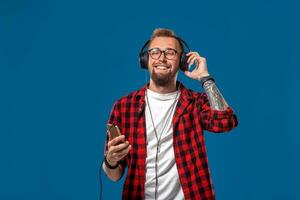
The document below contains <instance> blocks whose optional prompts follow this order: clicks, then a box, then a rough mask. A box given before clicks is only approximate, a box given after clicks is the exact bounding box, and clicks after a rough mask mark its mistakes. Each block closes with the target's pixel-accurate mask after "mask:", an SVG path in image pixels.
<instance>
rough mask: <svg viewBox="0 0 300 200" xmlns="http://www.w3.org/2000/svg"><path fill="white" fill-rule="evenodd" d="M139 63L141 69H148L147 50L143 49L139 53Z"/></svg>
mask: <svg viewBox="0 0 300 200" xmlns="http://www.w3.org/2000/svg"><path fill="white" fill-rule="evenodd" d="M140 65H141V68H142V69H148V52H146V51H144V52H142V53H141V54H140Z"/></svg>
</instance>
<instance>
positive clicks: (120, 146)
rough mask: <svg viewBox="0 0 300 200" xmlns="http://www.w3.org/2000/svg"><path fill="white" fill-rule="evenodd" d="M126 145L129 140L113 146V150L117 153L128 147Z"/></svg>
mask: <svg viewBox="0 0 300 200" xmlns="http://www.w3.org/2000/svg"><path fill="white" fill-rule="evenodd" d="M128 146H129V142H128V141H126V142H124V143H122V144H119V145H116V146H114V149H113V151H114V152H117V153H119V152H121V151H123V150H124V149H126V148H128Z"/></svg>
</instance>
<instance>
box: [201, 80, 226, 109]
mask: <svg viewBox="0 0 300 200" xmlns="http://www.w3.org/2000/svg"><path fill="white" fill-rule="evenodd" d="M203 88H204V91H205V93H206V94H207V97H208V101H209V104H210V107H211V108H212V109H213V110H220V111H222V110H226V109H227V108H228V104H227V102H226V101H225V99H224V98H223V96H222V94H221V92H220V91H219V89H218V87H217V86H216V83H215V82H214V81H213V80H208V81H205V82H204V83H203Z"/></svg>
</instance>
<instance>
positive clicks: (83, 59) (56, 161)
mask: <svg viewBox="0 0 300 200" xmlns="http://www.w3.org/2000/svg"><path fill="white" fill-rule="evenodd" d="M298 8H299V3H298V4H297V3H296V1H295V2H292V1H290V0H286V1H275V0H274V1H271V0H264V1H259V0H251V1H250V0H249V1H237V0H235V1H234V0H231V1H186V2H185V3H184V2H183V1H144V2H142V1H121V0H119V1H95V0H86V1H76V0H72V1H71V0H69V1H68V0H60V1H54V0H51V1H50V0H44V1H38V0H27V1H25V0H10V1H9V0H1V1H0V95H1V96H0V163H1V164H0V199H5V200H6V199H9V200H15V199H31V200H35V199H36V200H40V199H43V200H44V199H45V200H48V199H49V200H50V199H59V200H60V199H72V200H77V199H78V200H79V199H99V195H100V190H99V187H100V184H99V178H98V168H99V166H100V162H101V160H102V158H103V148H104V138H105V123H106V121H107V118H108V115H109V112H110V109H111V106H112V104H113V102H114V101H115V100H116V99H117V98H119V97H121V96H123V95H125V94H127V93H129V92H130V91H133V90H136V89H138V88H139V87H141V86H142V85H143V84H145V72H144V71H142V70H140V69H139V65H138V60H137V55H138V52H139V50H140V48H141V46H142V44H143V43H144V42H145V41H146V40H147V39H148V38H149V36H150V34H151V32H152V30H153V29H154V28H156V27H167V28H171V29H174V30H175V31H176V32H177V34H178V35H180V36H181V37H183V38H184V39H185V40H186V41H187V42H188V43H189V45H190V47H191V49H193V50H196V51H199V52H200V54H201V55H203V56H205V57H206V58H207V60H208V67H209V70H210V73H211V74H213V75H214V77H215V78H216V80H217V84H218V86H219V88H220V90H221V91H222V93H223V95H224V96H225V98H226V99H227V101H228V102H229V104H230V105H231V106H232V107H233V108H234V109H235V111H236V113H237V114H238V117H239V122H240V124H239V127H238V128H237V129H235V130H234V131H232V132H231V133H230V134H222V135H214V134H210V133H206V143H207V149H208V154H209V164H210V167H211V171H212V176H213V181H214V185H215V190H216V193H217V197H218V199H220V200H241V199H244V200H256V199H264V200H266V199H267V200H282V199H300V195H299V190H300V173H299V169H300V159H299V155H298V152H299V151H300V146H299V139H300V136H299V130H298V125H299V122H300V117H299V111H300V109H299V103H298V102H300V93H299V92H300V90H299V87H298V85H299V81H298V80H299V78H298V77H299V72H300V65H299V64H300V62H299V52H300V48H299V46H300V40H299V35H300V28H299V17H300V15H299V14H297V12H298ZM179 79H180V80H181V81H182V82H183V83H184V84H185V85H186V86H188V87H190V88H192V89H194V90H199V91H200V90H201V88H200V87H199V84H197V83H195V81H192V80H190V79H187V78H186V77H184V75H183V74H180V76H179ZM123 181H124V179H122V180H121V181H120V182H117V183H112V182H110V181H109V180H108V178H107V177H105V176H104V177H103V184H104V193H103V197H104V199H120V195H121V191H122V183H123Z"/></svg>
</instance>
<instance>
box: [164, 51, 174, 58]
mask: <svg viewBox="0 0 300 200" xmlns="http://www.w3.org/2000/svg"><path fill="white" fill-rule="evenodd" d="M165 55H166V57H167V59H173V58H174V57H175V55H176V50H175V49H167V50H165Z"/></svg>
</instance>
